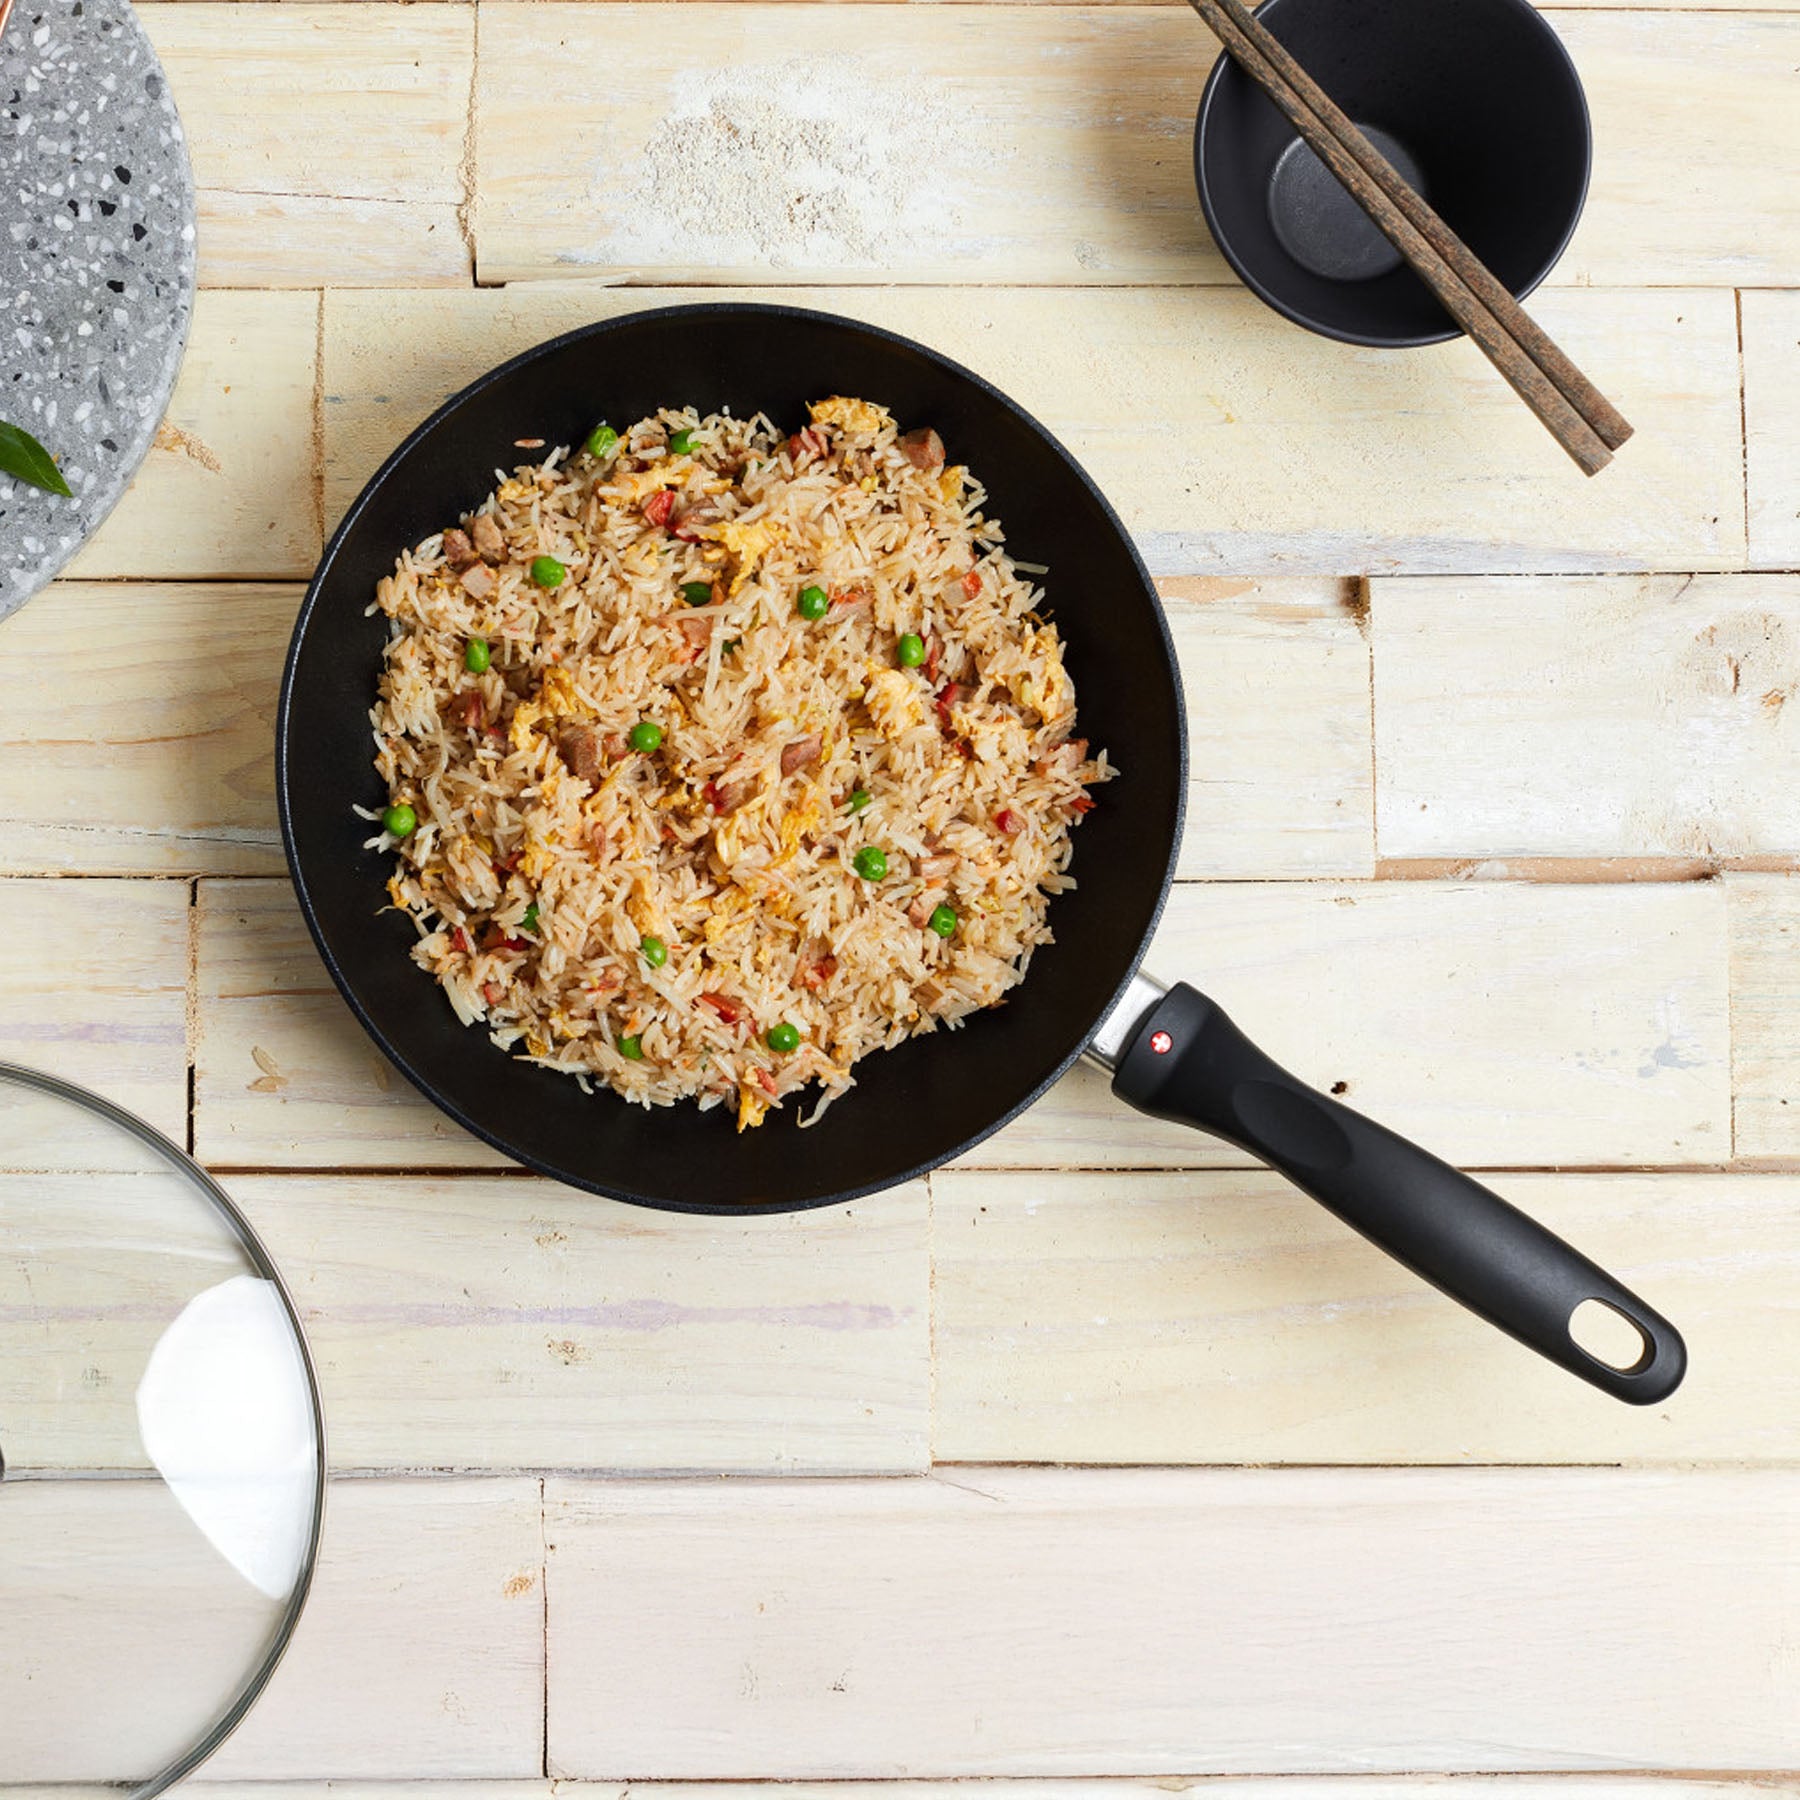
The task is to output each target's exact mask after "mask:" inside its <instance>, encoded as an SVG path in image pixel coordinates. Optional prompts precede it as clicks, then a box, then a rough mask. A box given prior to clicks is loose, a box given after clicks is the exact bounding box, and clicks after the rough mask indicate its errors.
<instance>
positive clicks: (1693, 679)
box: [1371, 576, 1800, 861]
mask: <svg viewBox="0 0 1800 1800" xmlns="http://www.w3.org/2000/svg"><path fill="white" fill-rule="evenodd" d="M1371 613H1372V619H1373V626H1374V646H1375V652H1374V663H1375V767H1376V779H1377V791H1378V815H1379V840H1380V848H1381V854H1382V856H1383V857H1384V858H1387V857H1483V858H1501V859H1504V858H1506V857H1508V856H1534V855H1535V856H1568V857H1608V856H1691V857H1698V858H1701V859H1705V860H1709V861H1718V860H1722V859H1728V858H1732V857H1745V856H1759V855H1784V856H1785V855H1793V854H1794V853H1795V852H1797V851H1800V706H1795V707H1791V708H1790V707H1789V705H1788V702H1789V701H1790V700H1791V699H1793V698H1795V695H1796V690H1797V688H1800V579H1797V578H1795V577H1792V576H1711V577H1708V576H1699V577H1683V578H1677V577H1673V576H1658V577H1653V578H1649V579H1637V578H1631V577H1624V576H1619V577H1587V578H1581V577H1577V578H1571V579H1553V580H1552V579H1533V578H1530V577H1526V578H1521V579H1515V580H1500V581H1491V582H1479V583H1470V582H1466V581H1463V582H1459V581H1453V580H1425V581H1379V582H1376V583H1374V584H1373V592H1372V595H1371Z"/></svg>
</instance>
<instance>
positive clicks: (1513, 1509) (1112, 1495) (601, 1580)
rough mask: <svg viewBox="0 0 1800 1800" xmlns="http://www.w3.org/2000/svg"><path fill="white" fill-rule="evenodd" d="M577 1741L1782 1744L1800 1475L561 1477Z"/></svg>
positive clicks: (1006, 1762) (1070, 1749) (1730, 1757)
mask: <svg viewBox="0 0 1800 1800" xmlns="http://www.w3.org/2000/svg"><path fill="white" fill-rule="evenodd" d="M546 1505H547V1536H548V1542H549V1557H550V1560H549V1582H550V1610H549V1634H550V1655H549V1670H550V1686H549V1770H550V1773H551V1774H553V1775H565V1776H582V1777H589V1778H593V1777H604V1778H606V1779H609V1780H614V1779H632V1780H640V1779H648V1778H652V1777H684V1778H707V1779H713V1778H724V1779H730V1778H735V1777H740V1776H742V1775H743V1774H744V1773H746V1772H752V1771H753V1772H755V1773H756V1774H758V1775H764V1776H778V1777H792V1778H805V1777H819V1776H826V1777H833V1778H842V1777H847V1776H852V1775H855V1776H867V1777H875V1776H879V1777H893V1776H920V1775H935V1776H947V1775H1020V1774H1037V1775H1049V1774H1057V1775H1097V1774H1103V1773H1113V1774H1131V1773H1140V1772H1141V1773H1156V1772H1165V1771H1178V1772H1181V1773H1186V1774H1199V1773H1204V1772H1212V1771H1217V1772H1224V1773H1251V1772H1259V1771H1267V1772H1277V1771H1311V1772H1315V1773H1333V1772H1343V1773H1349V1772H1352V1771H1356V1772H1368V1771H1376V1770H1401V1769H1404V1770H1414V1771H1431V1770H1443V1769H1464V1770H1484V1769H1485V1770H1493V1771H1496V1772H1499V1771H1530V1770H1550V1769H1568V1770H1591V1769H1593V1768H1595V1767H1596V1766H1599V1767H1605V1768H1612V1769H1621V1770H1623V1769H1637V1768H1653V1769H1696V1768H1706V1769H1715V1770H1723V1769H1777V1768H1781V1767H1783V1766H1786V1765H1787V1764H1788V1763H1789V1762H1791V1759H1792V1755H1793V1750H1794V1731H1795V1720H1796V1718H1797V1717H1800V1705H1797V1702H1800V1659H1797V1658H1796V1652H1795V1645H1794V1641H1793V1632H1792V1625H1793V1619H1794V1616H1795V1612H1796V1609H1797V1608H1800V1558H1796V1556H1795V1554H1794V1552H1795V1548H1796V1545H1800V1477H1797V1476H1796V1475H1794V1474H1793V1473H1792V1472H1787V1471H1782V1472H1767V1473H1736V1472H1711V1473H1682V1474H1667V1473H1662V1474H1641V1473H1632V1472H1626V1471H1620V1470H1603V1471H1590V1470H1554V1471H1550V1470H1512V1471H1507V1470H1442V1469H1434V1470H1428V1469H1420V1470H1341V1469H1337V1470H1331V1469H1326V1470H1296V1471H1277V1470H1240V1471H1199V1470H1193V1471H1174V1470H1149V1469H1145V1470H1129V1471H1127V1470H1107V1471H1070V1470H1025V1469H999V1468H983V1467H968V1468H957V1469H943V1470H940V1471H938V1472H937V1473H936V1474H934V1475H932V1476H930V1477H928V1478H926V1479H923V1480H914V1481H904V1482H854V1483H849V1482H839V1483H818V1482H784V1483H748V1482H746V1483H724V1484H721V1483H717V1482H714V1483H686V1484H669V1485H665V1484H660V1483H656V1484H631V1485H624V1484H614V1485H610V1486H609V1485H601V1484H593V1483H583V1482H575V1481H565V1480H552V1481H550V1482H549V1483H547V1484H546Z"/></svg>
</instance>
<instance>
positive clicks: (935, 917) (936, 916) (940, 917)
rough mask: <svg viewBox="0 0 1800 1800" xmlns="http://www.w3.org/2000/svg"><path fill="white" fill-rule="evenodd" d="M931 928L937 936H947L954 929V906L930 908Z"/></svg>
mask: <svg viewBox="0 0 1800 1800" xmlns="http://www.w3.org/2000/svg"><path fill="white" fill-rule="evenodd" d="M930 923H931V929H932V930H933V931H935V932H936V933H937V934H938V936H939V937H941V938H947V937H949V936H951V935H952V934H953V933H954V932H955V930H956V908H955V907H954V906H937V907H933V908H932V912H931V920H930Z"/></svg>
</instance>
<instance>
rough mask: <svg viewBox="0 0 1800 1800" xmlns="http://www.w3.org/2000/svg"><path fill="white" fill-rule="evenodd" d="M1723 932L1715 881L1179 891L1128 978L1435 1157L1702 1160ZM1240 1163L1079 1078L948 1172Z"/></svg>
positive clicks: (1717, 1107)
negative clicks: (1173, 993) (1227, 1025)
mask: <svg viewBox="0 0 1800 1800" xmlns="http://www.w3.org/2000/svg"><path fill="white" fill-rule="evenodd" d="M1724 934H1725V911H1724V894H1723V892H1722V891H1721V890H1720V889H1719V888H1718V886H1717V885H1716V884H1714V885H1703V884H1698V883H1687V884H1681V885H1663V886H1650V885H1636V886H1630V887H1603V886H1602V887H1596V886H1566V887H1556V886H1537V885H1531V886H1527V885H1524V884H1506V883H1491V884H1489V883H1436V882H1410V881H1409V882H1371V883H1365V884H1362V885H1338V884H1325V883H1318V884H1314V883H1306V884H1286V885H1281V884H1270V885H1266V886H1265V885H1243V886H1235V885H1223V884H1220V885H1213V884H1198V885H1196V884H1185V885H1183V886H1181V887H1178V888H1177V889H1176V890H1175V892H1174V894H1173V895H1172V896H1171V898H1170V903H1169V907H1168V910H1167V911H1166V912H1165V914H1164V916H1163V923H1162V926H1161V927H1160V929H1159V931H1158V934H1157V938H1156V942H1155V943H1154V945H1153V946H1152V948H1151V952H1150V955H1149V956H1148V957H1147V958H1146V959H1145V967H1146V968H1147V969H1149V970H1150V971H1151V972H1152V973H1155V974H1157V975H1158V976H1159V977H1160V979H1162V980H1164V981H1174V980H1177V979H1181V978H1186V979H1188V980H1191V981H1192V982H1193V983H1194V984H1195V985H1196V986H1199V987H1201V988H1203V989H1204V990H1205V991H1206V992H1207V993H1209V994H1211V995H1212V996H1213V998H1214V999H1216V1000H1217V1001H1218V1002H1219V1004H1220V1005H1221V1006H1223V1007H1224V1008H1225V1009H1226V1011H1227V1012H1229V1013H1230V1014H1231V1016H1232V1017H1233V1018H1234V1019H1235V1020H1236V1021H1237V1022H1238V1024H1239V1025H1240V1026H1242V1027H1243V1028H1244V1029H1245V1030H1246V1031H1247V1032H1248V1033H1249V1034H1250V1035H1251V1036H1252V1037H1253V1038H1255V1039H1256V1040H1257V1042H1259V1043H1260V1044H1261V1045H1262V1046H1263V1048H1264V1049H1266V1050H1267V1051H1268V1052H1269V1054H1270V1055H1272V1056H1273V1057H1274V1058H1275V1059H1276V1060H1277V1061H1278V1062H1280V1063H1282V1064H1284V1065H1285V1066H1286V1067H1288V1068H1290V1069H1292V1070H1293V1071H1294V1072H1295V1073H1296V1074H1297V1075H1299V1076H1301V1077H1302V1078H1303V1079H1305V1080H1307V1081H1310V1082H1312V1083H1313V1084H1315V1085H1316V1086H1319V1087H1323V1088H1330V1089H1331V1090H1332V1091H1333V1092H1340V1093H1341V1094H1342V1095H1343V1097H1344V1098H1345V1099H1346V1100H1347V1101H1348V1103H1349V1104H1350V1105H1352V1106H1355V1107H1357V1108H1359V1109H1360V1110H1363V1111H1366V1112H1368V1113H1369V1114H1371V1115H1372V1116H1373V1117H1374V1118H1376V1119H1379V1120H1380V1121H1381V1122H1382V1123H1383V1124H1385V1125H1390V1126H1392V1127H1393V1128H1394V1129H1395V1130H1396V1131H1400V1132H1402V1133H1404V1134H1405V1135H1406V1136H1408V1137H1411V1138H1415V1139H1417V1140H1418V1141H1419V1142H1420V1143H1422V1144H1424V1145H1425V1146H1426V1147H1427V1148H1429V1149H1431V1150H1433V1151H1435V1152H1436V1153H1437V1154H1438V1155H1440V1156H1443V1157H1445V1158H1446V1159H1448V1160H1449V1161H1452V1162H1457V1163H1461V1164H1464V1165H1469V1166H1475V1167H1485V1168H1519V1167H1527V1168H1530V1167H1540V1166H1545V1165H1552V1164H1557V1165H1561V1164H1570V1165H1581V1164H1598V1165H1601V1166H1613V1165H1618V1164H1625V1165H1630V1164H1635V1163H1653V1164H1657V1163H1677V1164H1679V1163H1708V1162H1713V1161H1716V1160H1719V1159H1721V1158H1723V1157H1725V1156H1726V1155H1727V1154H1729V1148H1730V1127H1729V1109H1730V1095H1729V1085H1728V1084H1729V1070H1728V1063H1729V1056H1730V1051H1729V1047H1728V1042H1727V1024H1726V1007H1727V1002H1726V968H1725V965H1726V952H1725V935H1724ZM1340 1082H1341V1083H1342V1084H1343V1086H1342V1088H1341V1089H1340V1088H1339V1087H1338V1085H1337V1084H1338V1083H1340ZM1244 1161H1245V1159H1244V1157H1243V1155H1242V1153H1241V1152H1239V1151H1236V1150H1233V1149H1231V1148H1229V1147H1228V1146H1226V1145H1223V1144H1220V1143H1218V1142H1216V1141H1215V1140H1213V1139H1211V1138H1206V1137H1202V1136H1200V1135H1199V1134H1198V1133H1196V1132H1192V1131H1188V1130H1185V1129H1183V1128H1182V1127H1179V1126H1174V1125H1166V1124H1161V1123H1158V1122H1156V1121H1153V1120H1150V1119H1145V1118H1142V1117H1140V1116H1139V1115H1138V1114H1136V1113H1134V1112H1132V1111H1130V1110H1129V1109H1128V1108H1126V1107H1125V1106H1124V1105H1123V1104H1122V1103H1121V1102H1120V1101H1118V1100H1116V1099H1114V1098H1113V1095H1112V1092H1111V1089H1110V1087H1109V1086H1108V1083H1107V1079H1106V1077H1105V1076H1104V1075H1102V1074H1101V1073H1100V1072H1099V1071H1098V1070H1095V1069H1092V1068H1089V1067H1088V1066H1086V1065H1085V1064H1083V1065H1078V1066H1077V1067H1076V1068H1075V1069H1074V1070H1073V1071H1071V1073H1070V1074H1069V1075H1067V1076H1066V1077H1065V1078H1064V1079H1063V1081H1062V1082H1061V1083H1060V1084H1059V1085H1058V1086H1057V1087H1056V1088H1055V1089H1054V1090H1053V1091H1052V1092H1051V1093H1050V1094H1048V1095H1047V1096H1045V1098H1044V1099H1042V1100H1040V1101H1039V1102H1038V1104H1037V1105H1036V1106H1035V1107H1033V1108H1032V1109H1031V1111H1029V1112H1028V1113H1026V1114H1025V1115H1024V1116H1023V1117H1022V1118H1020V1119H1018V1120H1017V1121H1015V1122H1014V1123H1013V1124H1011V1125H1009V1126H1008V1127H1007V1128H1006V1129H1005V1130H1004V1131H1002V1132H999V1133H997V1134H996V1135H995V1136H994V1137H992V1138H990V1139H989V1140H988V1141H987V1142H986V1143H985V1144H982V1145H980V1146H978V1147H977V1148H976V1149H975V1150H974V1151H972V1152H971V1153H970V1155H969V1156H968V1157H967V1158H966V1159H965V1163H966V1164H967V1165H968V1166H979V1167H990V1168H991V1167H998V1168H1028V1169H1043V1168H1058V1167H1064V1168H1110V1167H1115V1166H1116V1167H1147V1168H1196V1167H1198V1168H1222V1167H1233V1166H1237V1167H1241V1166H1243V1163H1244Z"/></svg>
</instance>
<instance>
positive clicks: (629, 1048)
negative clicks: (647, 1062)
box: [619, 1037, 644, 1062]
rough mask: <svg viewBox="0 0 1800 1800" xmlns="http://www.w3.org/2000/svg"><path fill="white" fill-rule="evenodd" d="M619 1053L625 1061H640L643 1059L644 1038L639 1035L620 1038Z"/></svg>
mask: <svg viewBox="0 0 1800 1800" xmlns="http://www.w3.org/2000/svg"><path fill="white" fill-rule="evenodd" d="M619 1054H620V1055H621V1056H622V1057H624V1059H625V1060H626V1061H627V1062H642V1061H643V1060H644V1040H643V1039H642V1038H641V1037H622V1038H620V1039H619Z"/></svg>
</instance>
